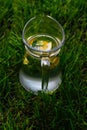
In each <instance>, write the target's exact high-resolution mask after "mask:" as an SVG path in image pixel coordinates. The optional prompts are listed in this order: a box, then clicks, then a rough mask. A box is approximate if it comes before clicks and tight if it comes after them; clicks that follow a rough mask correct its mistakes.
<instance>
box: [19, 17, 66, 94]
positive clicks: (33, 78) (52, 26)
mask: <svg viewBox="0 0 87 130" xmlns="http://www.w3.org/2000/svg"><path fill="white" fill-rule="evenodd" d="M22 40H23V42H24V46H25V55H24V59H23V64H22V67H21V70H20V73H19V78H20V82H21V84H22V86H23V87H24V88H25V89H26V90H28V91H32V92H34V93H37V92H38V91H44V92H53V91H54V90H56V89H57V88H58V87H59V85H60V84H61V82H62V77H61V76H62V75H61V69H60V58H59V53H60V51H61V47H62V46H63V44H64V40H65V34H64V30H63V28H62V26H61V25H60V23H59V22H58V21H56V20H55V19H54V18H52V17H51V16H48V15H46V16H45V15H43V16H42V15H41V16H35V17H33V18H31V19H30V20H29V21H28V22H27V23H26V24H25V26H24V28H23V32H22Z"/></svg>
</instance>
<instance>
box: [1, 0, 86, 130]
mask: <svg viewBox="0 0 87 130" xmlns="http://www.w3.org/2000/svg"><path fill="white" fill-rule="evenodd" d="M38 14H47V15H50V16H52V17H54V18H55V19H56V20H58V21H59V22H60V23H61V25H62V26H63V28H64V31H65V35H66V40H65V45H64V46H63V48H62V51H61V54H60V58H61V67H62V72H63V81H62V84H61V86H60V88H59V89H58V90H57V91H55V92H54V93H53V94H52V95H49V94H38V95H34V94H32V93H29V92H27V91H26V90H25V89H24V88H23V87H22V86H21V84H20V82H19V69H20V66H21V63H22V58H23V55H24V46H23V42H22V36H21V34H22V30H23V27H24V25H25V23H26V22H27V21H28V20H29V19H30V18H31V17H33V16H35V15H38ZM0 129H1V130H87V1H86V0H5V1H3V0H0Z"/></svg>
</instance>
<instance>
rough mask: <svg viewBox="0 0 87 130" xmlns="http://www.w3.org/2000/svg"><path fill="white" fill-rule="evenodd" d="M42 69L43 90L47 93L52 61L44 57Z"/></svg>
mask: <svg viewBox="0 0 87 130" xmlns="http://www.w3.org/2000/svg"><path fill="white" fill-rule="evenodd" d="M41 67H42V90H43V91H46V90H47V89H48V82H49V70H50V60H49V58H48V57H42V59H41Z"/></svg>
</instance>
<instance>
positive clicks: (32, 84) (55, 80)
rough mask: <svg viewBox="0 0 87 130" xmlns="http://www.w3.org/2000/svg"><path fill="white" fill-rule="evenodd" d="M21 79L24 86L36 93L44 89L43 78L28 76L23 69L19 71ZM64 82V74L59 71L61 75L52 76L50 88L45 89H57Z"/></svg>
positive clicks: (51, 90)
mask: <svg viewBox="0 0 87 130" xmlns="http://www.w3.org/2000/svg"><path fill="white" fill-rule="evenodd" d="M19 80H20V83H21V84H22V86H23V87H24V88H25V89H26V90H27V91H31V92H34V93H38V91H44V90H42V81H41V78H36V77H35V78H34V77H33V78H32V77H30V76H27V75H25V74H24V73H23V71H22V70H21V71H20V72H19ZM61 82H62V74H61V73H59V75H57V76H55V77H52V78H50V79H49V83H48V88H47V90H45V92H53V91H55V90H56V89H57V88H58V87H59V86H60V84H61Z"/></svg>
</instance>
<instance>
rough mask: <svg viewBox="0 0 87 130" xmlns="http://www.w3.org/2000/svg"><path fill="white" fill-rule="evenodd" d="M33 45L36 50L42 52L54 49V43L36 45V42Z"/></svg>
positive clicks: (42, 42) (40, 42)
mask: <svg viewBox="0 0 87 130" xmlns="http://www.w3.org/2000/svg"><path fill="white" fill-rule="evenodd" d="M33 45H34V47H35V48H36V49H38V50H42V51H49V50H51V48H52V42H47V41H37V42H36V43H35V42H34V44H33ZM33 45H32V46H33Z"/></svg>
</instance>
